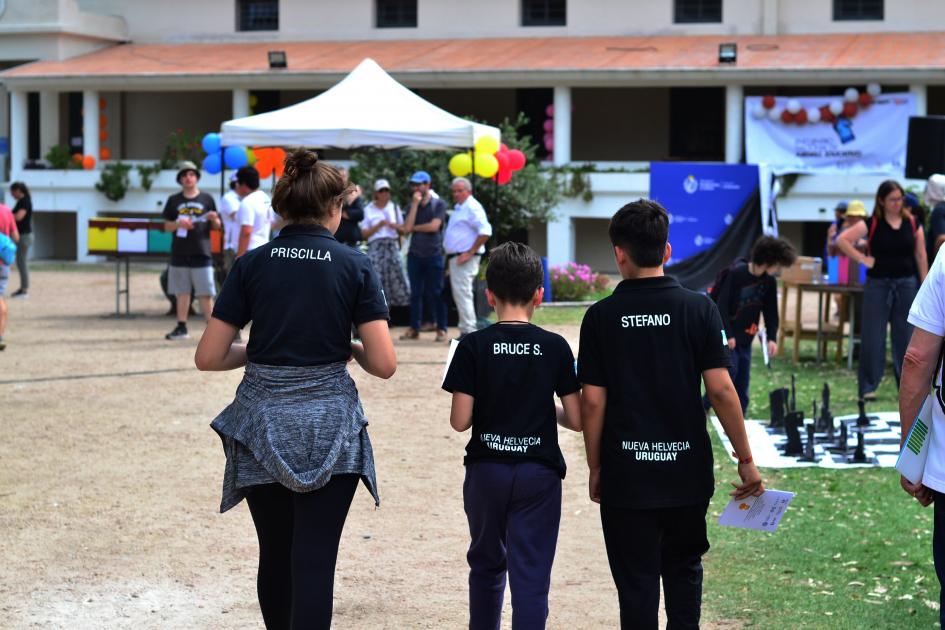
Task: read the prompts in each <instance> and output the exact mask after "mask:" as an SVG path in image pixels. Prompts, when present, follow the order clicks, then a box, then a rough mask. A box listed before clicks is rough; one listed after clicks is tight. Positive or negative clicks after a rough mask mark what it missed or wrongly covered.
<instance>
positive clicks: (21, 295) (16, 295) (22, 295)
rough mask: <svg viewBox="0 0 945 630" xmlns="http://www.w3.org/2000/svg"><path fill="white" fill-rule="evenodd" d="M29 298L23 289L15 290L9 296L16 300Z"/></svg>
mask: <svg viewBox="0 0 945 630" xmlns="http://www.w3.org/2000/svg"><path fill="white" fill-rule="evenodd" d="M29 296H30V294H29V293H28V292H26V291H24V290H23V289H17V290H16V291H14V292H13V294H12V295H10V297H11V298H17V299H20V298H28V297H29Z"/></svg>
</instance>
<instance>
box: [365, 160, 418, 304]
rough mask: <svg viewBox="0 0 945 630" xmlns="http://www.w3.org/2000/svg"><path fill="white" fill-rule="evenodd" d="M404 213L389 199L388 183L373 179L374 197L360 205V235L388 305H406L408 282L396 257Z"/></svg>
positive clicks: (408, 294)
mask: <svg viewBox="0 0 945 630" xmlns="http://www.w3.org/2000/svg"><path fill="white" fill-rule="evenodd" d="M403 227H404V215H403V213H402V212H401V211H400V208H398V207H397V204H396V203H394V202H393V201H391V199H390V183H389V182H388V181H387V180H386V179H379V180H377V181H376V182H374V200H373V201H371V203H369V204H368V206H367V207H366V208H365V209H364V220H362V221H361V236H362V237H364V238H366V239H367V242H368V257H370V259H371V263H372V264H373V265H374V270H375V271H377V275H378V276H379V277H380V279H381V285H382V286H383V287H384V295H385V296H386V297H387V304H388V306H408V305H409V304H410V286H409V285H408V284H407V276H406V274H405V273H404V266H403V263H402V261H401V258H400V230H402V229H403Z"/></svg>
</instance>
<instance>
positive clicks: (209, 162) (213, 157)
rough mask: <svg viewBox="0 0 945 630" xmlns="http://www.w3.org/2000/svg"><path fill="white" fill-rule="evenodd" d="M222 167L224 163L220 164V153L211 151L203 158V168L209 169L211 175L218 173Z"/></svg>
mask: <svg viewBox="0 0 945 630" xmlns="http://www.w3.org/2000/svg"><path fill="white" fill-rule="evenodd" d="M222 167H223V165H222V164H220V154H219V153H211V154H210V155H208V156H207V157H205V158H204V159H203V170H205V171H207V172H208V173H210V174H211V175H216V174H217V173H219V172H220V170H221V168H222Z"/></svg>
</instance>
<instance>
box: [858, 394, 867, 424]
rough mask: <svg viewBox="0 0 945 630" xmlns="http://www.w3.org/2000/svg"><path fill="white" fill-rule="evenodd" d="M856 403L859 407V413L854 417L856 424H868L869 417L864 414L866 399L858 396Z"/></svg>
mask: <svg viewBox="0 0 945 630" xmlns="http://www.w3.org/2000/svg"><path fill="white" fill-rule="evenodd" d="M856 404H857V406H858V407H859V408H860V415H859V416H858V417H857V419H856V426H858V427H868V426H870V419H869V418H868V417H867V416H866V401H865V400H863V399H862V398H860V399H859V400H858V401H856Z"/></svg>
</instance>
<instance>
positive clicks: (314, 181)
mask: <svg viewBox="0 0 945 630" xmlns="http://www.w3.org/2000/svg"><path fill="white" fill-rule="evenodd" d="M353 189H354V186H352V185H351V184H348V183H347V182H346V181H345V178H344V175H342V174H341V172H340V171H339V170H338V169H337V168H335V167H334V166H332V165H331V164H329V163H327V162H325V161H322V160H319V159H318V154H317V153H315V152H314V151H309V150H308V149H296V150H295V151H293V152H292V153H291V154H289V156H288V157H286V159H285V171H284V172H283V173H282V177H280V178H279V181H278V182H276V186H275V188H273V191H272V208H273V209H274V210H275V211H276V212H277V213H278V214H279V216H281V217H282V218H283V219H286V220H287V221H291V222H294V223H310V222H313V221H315V222H319V221H322V220H323V219H325V218H327V217H328V216H329V215H330V214H331V209H332V208H336V207H338V206H339V205H341V204H342V203H343V202H344V198H345V196H347V195H348V193H350V192H351V191H352V190H353Z"/></svg>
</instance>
